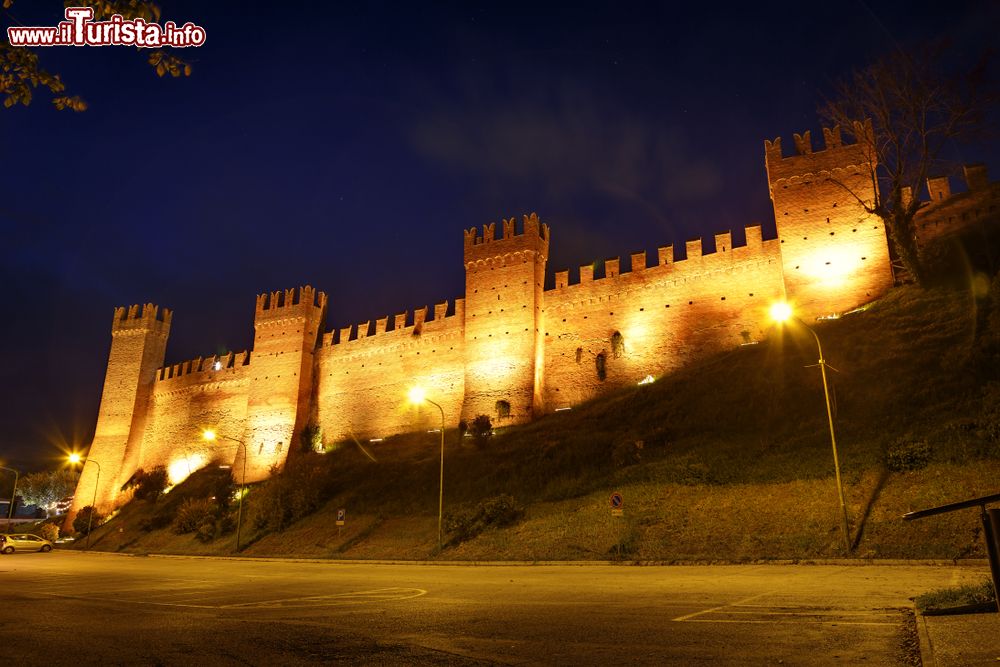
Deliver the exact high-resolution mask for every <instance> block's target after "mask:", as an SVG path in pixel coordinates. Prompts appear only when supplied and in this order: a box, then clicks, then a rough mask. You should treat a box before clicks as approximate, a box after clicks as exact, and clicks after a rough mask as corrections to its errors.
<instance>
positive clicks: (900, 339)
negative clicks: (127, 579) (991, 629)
mask: <svg viewBox="0 0 1000 667" xmlns="http://www.w3.org/2000/svg"><path fill="white" fill-rule="evenodd" d="M979 284H980V288H979V289H978V290H975V289H970V288H968V287H966V288H956V287H936V288H933V289H929V290H919V289H917V288H914V287H903V288H898V289H895V290H893V291H892V292H891V293H890V294H888V295H887V296H886V297H884V298H882V299H881V300H879V301H877V302H875V303H873V304H871V305H870V306H869V307H868V308H866V309H865V310H863V311H860V312H856V313H853V314H850V315H848V316H845V317H843V318H842V319H840V320H836V321H829V322H824V323H817V324H816V327H815V328H816V330H817V332H818V333H819V335H820V337H821V338H822V340H823V344H824V351H825V354H826V358H827V361H828V363H829V364H830V365H831V366H833V367H834V368H835V369H836V372H833V373H831V382H832V390H833V392H834V394H835V403H836V427H837V442H838V446H839V451H840V460H841V466H842V470H843V474H844V485H845V491H846V495H847V500H848V505H849V510H848V511H849V515H850V522H851V535H852V540H853V541H854V549H853V551H852V553H851V556H854V557H871V558H969V557H973V558H981V557H985V549H984V546H983V543H982V538H981V535H980V531H979V523H978V515H977V512H976V511H975V510H967V511H963V512H957V513H953V514H949V515H944V516H940V517H934V518H928V519H923V520H921V521H917V522H913V523H907V522H903V521H901V520H900V518H899V517H900V515H901V514H903V513H904V512H907V511H910V510H915V509H920V508H924V507H929V506H933V505H938V504H942V503H945V502H950V501H957V500H964V499H966V498H971V497H975V496H979V495H985V494H988V493H996V492H998V491H1000V444H998V442H1000V383H994V382H993V378H994V377H995V370H994V365H993V362H992V359H993V357H992V356H991V354H990V350H991V349H992V348H991V346H990V345H991V343H990V341H992V340H993V338H992V337H993V336H995V334H994V333H992V329H990V328H989V321H990V318H989V317H988V315H989V310H990V307H991V304H992V301H991V298H990V296H989V294H988V289H983V288H982V284H985V285H986V286H987V287H988V285H989V283H988V281H987V282H985V283H983V280H982V279H980V281H979ZM975 291H978V293H979V294H978V296H975V295H973V292H975ZM816 359H817V355H816V350H815V345H814V343H813V341H812V338H811V337H810V336H809V335H808V333H807V332H805V331H804V330H802V329H801V328H797V327H796V326H794V325H793V326H791V327H788V328H786V329H785V330H780V329H775V330H774V331H773V332H772V334H771V335H770V337H769V338H768V340H766V341H763V342H762V343H761V344H759V345H753V346H746V347H742V348H740V349H738V350H733V351H732V352H730V353H728V354H724V355H720V356H716V357H714V358H711V359H709V360H707V361H706V362H705V363H702V364H700V365H698V366H696V367H692V368H688V369H686V370H685V371H684V372H682V373H679V374H677V375H675V376H671V377H668V378H661V379H659V380H658V381H657V382H655V383H654V384H650V385H645V386H641V387H634V388H631V389H627V390H623V391H620V392H618V393H615V394H613V395H610V396H607V397H603V398H600V399H597V400H594V401H592V402H590V403H588V404H586V405H582V406H578V407H576V408H574V409H573V410H572V411H570V412H561V413H557V414H554V415H549V416H546V417H543V418H541V419H538V420H537V421H535V422H533V423H531V424H528V425H525V426H520V427H511V428H506V429H502V430H500V431H499V432H498V433H497V434H496V435H495V436H494V437H493V438H492V440H491V441H490V442H489V444H488V445H486V446H485V447H483V448H476V447H475V446H473V445H472V444H471V440H470V439H469V438H465V439H460V438H459V435H458V433H457V432H453V431H449V432H447V433H446V441H447V444H446V454H445V492H444V504H445V509H446V513H447V514H449V515H450V517H451V518H452V519H454V518H455V517H456V516H457V518H458V521H455V520H452V521H450V522H449V525H451V527H452V528H453V530H451V531H449V533H448V535H447V537H446V541H447V542H448V544H446V547H445V549H444V550H443V552H442V553H440V554H438V553H437V549H436V546H437V544H436V543H437V502H438V451H439V450H438V447H439V441H438V436H437V434H429V433H416V434H408V435H403V436H398V437H394V438H388V439H386V440H385V441H384V442H380V443H370V444H369V443H364V449H362V447H361V446H360V445H359V444H357V443H339V444H338V445H337V446H336V447H332V448H331V449H330V451H328V453H326V454H322V455H321V454H308V455H304V454H299V455H298V456H297V457H296V458H295V459H294V460H292V461H291V462H290V463H289V465H288V466H287V468H286V471H285V473H283V474H282V475H281V476H279V477H278V478H276V479H275V480H274V481H272V482H268V483H265V484H263V485H259V486H258V487H255V488H253V489H251V491H250V492H249V494H248V495H247V496H246V502H245V506H244V514H243V531H242V536H243V544H244V545H245V548H244V549H243V553H244V554H246V555H253V556H264V555H289V556H293V555H294V556H303V557H329V558H442V559H529V560H549V559H608V558H623V559H629V560H632V559H639V560H666V561H671V560H690V559H697V560H723V559H724V560H753V559H768V558H775V559H779V558H780V559H785V558H792V559H798V558H814V557H839V556H843V555H844V553H843V549H842V546H841V538H840V532H839V531H840V528H839V525H840V524H839V505H838V500H837V492H836V486H835V483H834V478H833V462H832V455H831V450H830V440H829V432H828V428H827V421H826V413H825V407H824V403H823V392H822V385H821V382H820V374H819V369H818V368H816V367H815V363H816ZM637 443H641V444H637ZM887 459H891V460H892V461H894V462H895V464H894V467H895V468H896V469H895V470H893V469H890V468H888V467H887V465H886V461H887ZM907 467H909V468H913V469H911V470H906V469H905V468H907ZM213 470H215V469H214V468H213V469H212V470H205V471H202V472H201V473H197V474H195V475H194V476H192V478H190V479H189V480H188V481H187V482H185V483H184V484H182V485H180V486H178V487H177V488H175V489H173V490H172V491H171V492H170V493H169V494H168V495H167V496H165V497H163V498H161V499H160V500H159V501H158V502H157V503H155V504H152V503H148V502H145V501H135V502H133V503H131V504H130V505H129V506H127V507H126V508H124V510H123V511H122V512H121V513H120V514H119V515H117V516H116V517H115V518H114V519H113V520H112V521H110V522H109V523H108V524H106V525H104V526H102V527H101V528H100V529H98V531H96V532H95V534H94V535H93V540H92V542H93V546H94V548H97V549H106V550H130V551H157V552H172V553H206V554H208V553H228V552H231V551H232V549H233V546H234V535H233V533H232V532H231V526H230V525H229V524H230V523H231V521H230V520H229V518H226V517H224V518H223V520H218V521H216V523H215V530H214V532H215V534H216V535H217V536H216V537H215V538H214V539H211V540H209V541H206V542H202V541H199V540H197V539H195V537H194V536H193V535H192V534H184V535H176V534H174V533H173V532H172V531H171V530H170V528H169V527H160V528H157V527H156V526H163V525H165V522H167V523H168V522H169V520H171V518H172V517H173V516H174V515H176V513H177V511H178V510H179V508H180V507H181V505H183V503H184V500H185V498H189V497H200V496H206V495H209V494H210V493H211V489H213V488H216V486H214V485H215V484H216V481H217V480H215V481H213V478H215V477H217V476H218V474H219V472H218V471H217V470H216V471H215V472H213ZM613 491H619V492H621V493H622V495H623V496H624V500H625V503H624V509H625V513H624V516H623V517H612V516H611V515H610V511H609V506H608V498H609V495H610V494H611V493H612V492H613ZM498 496H510V497H511V498H512V499H513V500H512V501H511V499H510V498H502V499H497V497H498ZM491 499H492V500H491ZM511 503H513V505H514V508H513V509H512V508H511V507H509V505H510V504H511ZM477 507H478V509H479V510H480V516H479V517H478V519H477V518H476V517H475V516H473V514H474V511H475V510H476V509H477ZM339 508H345V509H346V510H347V524H346V526H344V527H343V528H341V529H338V528H337V527H336V526H335V518H336V511H337V509H339ZM233 511H235V505H234V506H233V507H232V509H231V510H230V514H229V516H230V517H232V516H234V515H233V514H232V512H233ZM463 512H465V514H463ZM505 521H507V522H509V523H508V525H502V524H503V523H504V522H505ZM480 529H482V530H481V532H479V533H478V534H475V533H476V532H477V531H478V530H480ZM463 531H464V532H465V533H467V535H466V539H464V540H459V539H458V538H459V537H460V533H461V532H463Z"/></svg>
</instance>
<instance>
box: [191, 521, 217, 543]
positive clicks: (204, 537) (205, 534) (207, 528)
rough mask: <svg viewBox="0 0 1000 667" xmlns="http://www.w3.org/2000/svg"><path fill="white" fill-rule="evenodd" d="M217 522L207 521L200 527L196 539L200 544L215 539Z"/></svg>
mask: <svg viewBox="0 0 1000 667" xmlns="http://www.w3.org/2000/svg"><path fill="white" fill-rule="evenodd" d="M215 533H216V529H215V520H214V519H206V520H205V521H203V522H202V524H201V525H200V526H198V530H197V532H195V534H194V537H195V539H196V540H198V541H199V542H211V541H212V540H214V539H215Z"/></svg>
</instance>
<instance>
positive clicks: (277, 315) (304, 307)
mask: <svg viewBox="0 0 1000 667" xmlns="http://www.w3.org/2000/svg"><path fill="white" fill-rule="evenodd" d="M314 308H315V309H319V310H324V309H325V308H326V293H325V292H321V291H319V290H316V289H313V288H312V287H310V286H309V285H305V286H304V287H297V288H292V289H286V290H284V291H282V290H278V291H276V292H264V293H263V294H258V295H257V310H256V318H257V319H258V320H260V319H285V318H289V317H304V316H306V315H307V314H308V313H309V311H310V310H312V309H314Z"/></svg>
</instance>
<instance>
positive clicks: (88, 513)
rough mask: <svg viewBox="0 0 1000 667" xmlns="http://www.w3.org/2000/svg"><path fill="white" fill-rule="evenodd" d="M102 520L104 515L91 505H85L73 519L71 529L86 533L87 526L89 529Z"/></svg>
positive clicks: (82, 533)
mask: <svg viewBox="0 0 1000 667" xmlns="http://www.w3.org/2000/svg"><path fill="white" fill-rule="evenodd" d="M103 521H104V515H103V514H101V513H100V512H98V511H97V510H96V509H95V508H94V507H93V506H92V505H87V506H86V507H83V508H81V509H80V511H79V512H77V514H76V518H74V519H73V530H74V531H76V532H77V533H79V534H81V535H86V534H87V526H88V525H89V526H90V530H93V529H94V528H97V527H98V526H100V525H101V523H103Z"/></svg>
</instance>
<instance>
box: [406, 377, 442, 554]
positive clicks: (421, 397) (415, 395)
mask: <svg viewBox="0 0 1000 667" xmlns="http://www.w3.org/2000/svg"><path fill="white" fill-rule="evenodd" d="M424 402H427V403H430V404H431V405H433V406H435V407H436V408H437V409H438V410H439V411H440V412H441V477H440V481H439V482H438V552H439V553H440V551H441V549H442V545H443V542H442V539H441V535H442V532H441V523H442V517H443V516H444V408H442V407H441V406H440V405H438V404H437V403H435V402H434V401H432V400H431V399H429V398H427V393H426V392H425V391H424V390H423V388H421V387H413V388H412V389H410V403H413V404H414V405H420V404H421V403H424Z"/></svg>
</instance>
